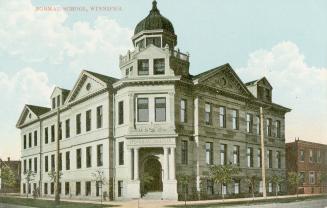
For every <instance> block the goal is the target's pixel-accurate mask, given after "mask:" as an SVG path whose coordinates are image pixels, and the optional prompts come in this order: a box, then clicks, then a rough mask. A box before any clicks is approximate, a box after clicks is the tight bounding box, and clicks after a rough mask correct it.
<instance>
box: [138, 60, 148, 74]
mask: <svg viewBox="0 0 327 208" xmlns="http://www.w3.org/2000/svg"><path fill="white" fill-rule="evenodd" d="M137 68H138V75H149V60H148V59H140V60H138V62H137Z"/></svg>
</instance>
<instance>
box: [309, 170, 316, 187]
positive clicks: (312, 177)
mask: <svg viewBox="0 0 327 208" xmlns="http://www.w3.org/2000/svg"><path fill="white" fill-rule="evenodd" d="M309 183H310V184H315V172H313V171H310V172H309Z"/></svg>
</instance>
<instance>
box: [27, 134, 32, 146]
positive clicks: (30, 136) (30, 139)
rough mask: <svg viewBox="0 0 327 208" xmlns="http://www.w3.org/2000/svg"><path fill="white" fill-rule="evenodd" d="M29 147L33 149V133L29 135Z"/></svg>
mask: <svg viewBox="0 0 327 208" xmlns="http://www.w3.org/2000/svg"><path fill="white" fill-rule="evenodd" d="M28 147H32V133H29V134H28Z"/></svg>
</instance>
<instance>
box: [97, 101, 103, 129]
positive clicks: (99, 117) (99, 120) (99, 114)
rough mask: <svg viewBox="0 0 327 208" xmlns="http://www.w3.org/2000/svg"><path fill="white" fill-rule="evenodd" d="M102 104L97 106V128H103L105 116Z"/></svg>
mask: <svg viewBox="0 0 327 208" xmlns="http://www.w3.org/2000/svg"><path fill="white" fill-rule="evenodd" d="M102 114H103V112H102V106H98V107H97V128H102V120H103V119H102V118H103V115H102Z"/></svg>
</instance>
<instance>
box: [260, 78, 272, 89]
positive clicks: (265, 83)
mask: <svg viewBox="0 0 327 208" xmlns="http://www.w3.org/2000/svg"><path fill="white" fill-rule="evenodd" d="M258 85H259V86H262V87H265V88H268V89H272V86H271V84H270V83H269V82H268V80H267V78H266V77H263V78H262V79H260V80H259V81H258Z"/></svg>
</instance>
